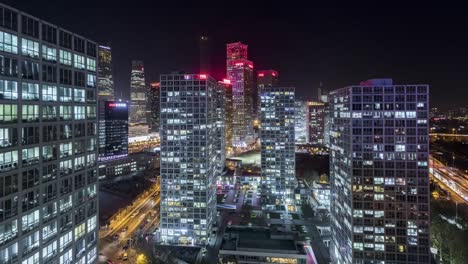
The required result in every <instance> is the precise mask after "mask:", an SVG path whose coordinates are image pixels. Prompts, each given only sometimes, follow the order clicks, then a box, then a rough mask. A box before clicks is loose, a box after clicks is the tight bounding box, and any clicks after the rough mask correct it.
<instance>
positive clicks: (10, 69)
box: [0, 55, 18, 77]
mask: <svg viewBox="0 0 468 264" xmlns="http://www.w3.org/2000/svg"><path fill="white" fill-rule="evenodd" d="M0 75H3V76H11V77H18V60H17V59H13V58H9V57H6V56H2V55H0Z"/></svg>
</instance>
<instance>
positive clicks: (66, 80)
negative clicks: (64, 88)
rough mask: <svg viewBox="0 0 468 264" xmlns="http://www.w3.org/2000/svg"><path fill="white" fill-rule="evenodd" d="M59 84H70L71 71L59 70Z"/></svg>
mask: <svg viewBox="0 0 468 264" xmlns="http://www.w3.org/2000/svg"><path fill="white" fill-rule="evenodd" d="M60 83H61V84H70V85H71V84H72V74H71V70H67V69H60Z"/></svg>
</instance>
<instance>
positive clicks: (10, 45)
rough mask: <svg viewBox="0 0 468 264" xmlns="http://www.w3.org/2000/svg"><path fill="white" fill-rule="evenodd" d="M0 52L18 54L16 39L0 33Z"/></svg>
mask: <svg viewBox="0 0 468 264" xmlns="http://www.w3.org/2000/svg"><path fill="white" fill-rule="evenodd" d="M0 51H4V52H8V53H13V54H18V37H17V36H15V35H12V34H10V33H6V32H3V31H0Z"/></svg>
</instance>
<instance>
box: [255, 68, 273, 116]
mask: <svg viewBox="0 0 468 264" xmlns="http://www.w3.org/2000/svg"><path fill="white" fill-rule="evenodd" d="M278 78H279V75H278V72H277V71H275V70H261V71H257V88H256V91H254V113H255V115H256V117H257V118H258V119H260V115H261V113H260V94H261V91H262V89H263V88H265V87H276V86H278Z"/></svg>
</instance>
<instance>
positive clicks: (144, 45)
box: [2, 0, 468, 109]
mask: <svg viewBox="0 0 468 264" xmlns="http://www.w3.org/2000/svg"><path fill="white" fill-rule="evenodd" d="M2 2H4V3H5V4H8V5H11V6H13V7H15V8H17V9H20V10H23V11H25V12H27V13H30V14H32V15H34V16H36V17H39V18H41V19H43V20H46V21H49V22H51V23H55V24H58V25H60V26H61V27H63V28H66V29H68V30H71V31H73V32H77V33H79V34H81V35H83V36H85V37H88V38H90V39H93V40H95V41H97V42H99V43H103V44H106V43H110V45H111V46H112V49H113V58H114V76H115V80H116V83H115V86H116V88H115V89H116V96H117V97H120V94H121V93H122V95H123V98H128V96H129V83H130V66H131V64H130V62H131V60H132V59H140V60H143V61H144V63H145V72H146V76H147V79H148V81H156V80H158V79H159V74H161V73H169V72H171V71H173V70H181V71H185V72H193V71H198V67H199V66H198V65H199V58H198V57H199V49H198V40H199V37H200V36H201V35H207V36H208V37H209V38H210V40H211V42H212V43H211V45H212V47H213V48H212V55H213V58H214V63H213V64H214V69H215V75H216V77H222V76H223V75H224V74H225V44H226V43H229V42H235V41H242V42H244V43H246V44H248V45H249V58H250V59H251V60H253V62H254V65H255V69H270V68H272V69H276V70H278V71H279V74H280V82H281V83H282V84H283V85H291V86H295V87H296V91H297V94H298V95H299V96H300V97H307V96H308V97H314V96H315V93H316V88H317V87H318V84H319V82H320V81H322V82H323V83H324V87H325V88H328V89H336V88H340V87H343V86H347V85H351V84H358V83H359V81H361V80H366V79H369V78H379V77H381V78H382V77H384V78H393V79H394V83H401V84H407V83H408V84H409V83H424V84H429V85H430V86H431V104H432V105H433V106H439V107H442V108H445V109H446V108H448V107H458V106H467V98H468V90H467V89H468V34H467V28H468V15H467V10H466V8H462V7H454V6H451V8H444V7H443V6H441V5H442V4H443V3H442V2H438V5H437V6H436V5H434V6H427V3H425V5H422V6H421V5H419V6H411V4H410V3H409V2H410V1H407V3H406V4H405V5H404V6H396V5H395V6H392V7H386V8H383V7H380V6H375V5H374V6H372V5H366V6H356V5H355V6H346V7H345V6H338V5H336V6H329V7H325V6H317V7H315V8H306V7H300V6H297V5H291V7H287V6H278V5H275V4H274V3H275V2H276V1H270V2H268V3H265V4H262V5H260V4H258V5H255V4H253V3H252V1H251V2H250V3H249V4H248V5H247V4H245V3H243V2H242V1H230V2H229V3H231V5H230V6H225V7H223V6H219V5H220V4H222V3H227V2H225V1H218V2H217V3H218V6H216V5H210V4H208V2H205V1H196V2H195V1H194V2H193V3H191V4H183V3H182V2H181V1H172V2H177V4H178V6H176V5H172V6H168V5H165V4H162V3H160V2H159V1H138V0H135V1H127V2H129V4H128V5H125V4H120V3H119V2H123V1H96V0H95V1H90V0H74V1H65V0H64V1H53V0H43V1H41V0H34V1H32V0H29V1H26V0H3V1H2ZM281 3H283V5H285V3H288V1H281ZM291 3H292V2H291ZM392 3H393V2H392ZM166 4H167V3H166ZM447 4H448V2H447Z"/></svg>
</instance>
